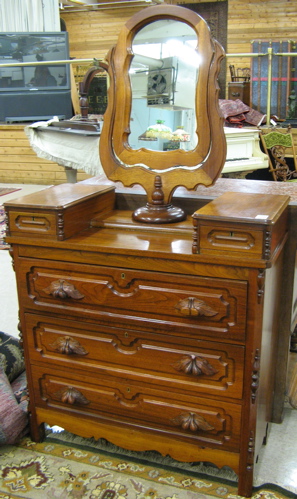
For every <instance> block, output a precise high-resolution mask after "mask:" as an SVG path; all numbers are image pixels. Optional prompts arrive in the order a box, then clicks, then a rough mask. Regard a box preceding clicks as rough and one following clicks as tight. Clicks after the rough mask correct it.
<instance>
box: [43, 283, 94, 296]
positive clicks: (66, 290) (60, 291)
mask: <svg viewBox="0 0 297 499" xmlns="http://www.w3.org/2000/svg"><path fill="white" fill-rule="evenodd" d="M43 291H44V292H45V293H46V294H48V295H52V296H53V297H54V298H61V299H62V300H65V299H66V298H72V299H73V300H81V299H82V298H84V295H82V294H81V293H80V292H79V291H78V289H76V287H75V286H73V284H70V283H69V282H67V281H65V280H64V279H59V280H58V281H53V282H52V283H51V284H50V285H49V286H48V287H47V288H44V289H43Z"/></svg>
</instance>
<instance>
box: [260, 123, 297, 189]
mask: <svg viewBox="0 0 297 499" xmlns="http://www.w3.org/2000/svg"><path fill="white" fill-rule="evenodd" d="M260 138H261V143H262V146H263V149H264V152H265V153H266V154H267V156H268V159H269V171H270V172H271V174H272V176H273V180H280V181H287V180H292V179H297V158H296V152H295V146H294V140H293V136H292V132H291V129H290V128H288V129H287V130H285V131H284V132H279V131H277V130H275V129H273V130H271V131H270V132H269V133H267V132H266V131H265V130H263V129H262V130H261V133H260ZM288 158H292V160H293V169H292V167H291V168H290V166H289V165H288V161H287V160H288Z"/></svg>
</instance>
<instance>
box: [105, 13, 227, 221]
mask: <svg viewBox="0 0 297 499" xmlns="http://www.w3.org/2000/svg"><path fill="white" fill-rule="evenodd" d="M162 19H163V20H165V19H169V20H175V21H179V22H182V23H186V24H187V25H188V26H190V27H191V28H192V29H193V30H194V32H195V33H196V35H197V40H198V42H197V47H196V51H197V52H198V54H199V55H200V61H201V62H200V65H199V73H198V79H197V84H196V94H195V116H196V127H197V128H196V134H197V145H196V146H195V147H194V149H192V150H190V151H185V150H183V149H177V150H173V151H152V150H150V149H146V148H140V149H132V148H131V147H130V145H129V141H128V139H129V135H130V132H131V130H130V115H131V107H132V87H131V80H130V76H129V68H130V65H131V61H132V59H133V56H134V54H133V49H132V44H133V39H134V37H135V36H136V35H137V33H138V32H139V31H140V30H141V29H142V28H144V27H145V26H147V25H149V24H150V23H153V22H154V21H158V20H162ZM223 56H224V51H223V48H222V47H221V45H220V44H219V43H218V42H217V41H216V40H214V39H212V37H211V34H210V30H209V27H208V25H207V23H206V21H204V19H202V18H201V17H200V16H199V15H198V14H197V13H195V12H193V11H191V10H189V9H186V8H183V7H177V6H171V5H159V6H154V7H148V8H145V9H143V10H142V11H140V12H139V13H137V14H136V15H134V16H133V17H132V18H131V19H130V20H129V21H128V22H127V23H126V25H125V26H124V27H123V29H122V30H121V32H120V35H119V39H118V42H117V45H116V46H115V47H113V48H112V49H111V50H110V51H109V53H108V56H107V63H108V73H109V77H110V87H109V93H108V106H107V110H106V113H105V115H104V124H103V129H102V134H101V138H100V158H101V162H102V166H103V168H104V171H105V173H106V175H107V177H108V178H109V179H110V180H113V181H114V182H116V181H120V182H122V183H123V185H124V186H126V187H129V186H132V185H135V184H139V185H141V186H142V187H143V188H144V189H145V191H146V193H147V196H148V203H147V205H146V206H144V207H143V208H140V209H138V210H136V212H134V214H133V218H134V219H136V220H140V221H142V222H152V223H168V222H175V221H180V220H183V219H184V218H185V214H184V212H183V211H182V210H181V209H179V208H176V207H174V206H172V205H171V198H172V195H173V193H174V191H175V189H176V188H177V187H178V186H184V187H185V188H187V189H189V190H192V189H194V188H195V187H197V186H198V185H199V184H202V185H205V186H210V185H212V184H213V183H214V182H215V180H216V179H217V178H218V176H219V174H220V172H221V170H222V168H223V166H224V163H225V159H226V140H225V134H224V130H223V119H222V117H221V116H220V112H219V107H218V92H219V88H218V85H217V77H218V72H219V68H220V62H221V60H222V58H223Z"/></svg>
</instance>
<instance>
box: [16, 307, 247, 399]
mask: <svg viewBox="0 0 297 499" xmlns="http://www.w3.org/2000/svg"><path fill="white" fill-rule="evenodd" d="M24 337H25V338H26V339H25V341H27V342H28V347H29V349H30V352H31V362H33V363H34V362H35V363H36V362H38V363H40V362H46V363H47V364H48V365H50V364H51V365H52V366H53V365H54V366H58V365H59V366H61V367H63V366H66V367H67V366H68V367H70V368H71V369H72V370H74V371H75V370H77V369H82V370H84V371H85V372H87V373H90V374H92V373H94V372H97V373H98V372H99V373H100V372H105V373H108V374H111V375H119V374H120V375H124V374H125V376H127V377H130V378H132V379H138V380H143V381H145V382H147V383H148V382H149V383H151V384H155V385H162V386H163V387H166V389H169V390H174V391H176V390H178V391H181V392H183V391H187V392H190V393H191V392H194V393H197V392H199V393H204V394H206V395H209V396H214V395H219V396H226V397H231V398H238V399H240V398H241V397H242V385H243V365H244V347H242V346H236V345H228V344H224V343H219V342H211V341H208V342H206V341H203V340H193V339H191V340H185V339H184V338H176V337H171V336H165V335H163V334H162V333H161V332H160V333H148V332H142V331H134V330H131V329H123V328H121V329H120V328H112V327H108V326H104V325H101V324H96V325H94V324H89V323H83V322H79V321H75V322H71V321H68V320H62V319H56V318H49V317H46V316H36V315H35V314H26V333H25V335H24Z"/></svg>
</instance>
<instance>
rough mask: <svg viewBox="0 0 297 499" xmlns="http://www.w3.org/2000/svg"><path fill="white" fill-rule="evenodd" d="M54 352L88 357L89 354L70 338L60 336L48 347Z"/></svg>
mask: <svg viewBox="0 0 297 499" xmlns="http://www.w3.org/2000/svg"><path fill="white" fill-rule="evenodd" d="M50 346H51V347H52V348H53V349H54V350H55V351H56V352H59V353H63V354H64V355H88V353H89V352H87V350H86V349H85V348H84V347H83V346H82V345H81V344H80V342H79V341H77V340H74V339H73V338H71V337H70V336H62V337H61V338H58V339H57V340H56V341H55V342H54V343H52V344H51V345H50Z"/></svg>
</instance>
